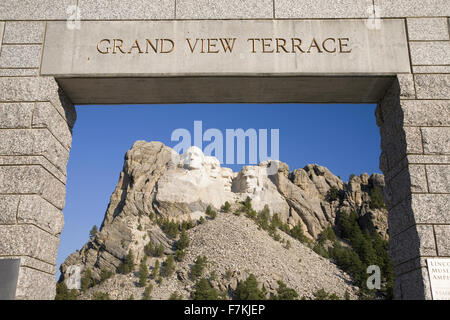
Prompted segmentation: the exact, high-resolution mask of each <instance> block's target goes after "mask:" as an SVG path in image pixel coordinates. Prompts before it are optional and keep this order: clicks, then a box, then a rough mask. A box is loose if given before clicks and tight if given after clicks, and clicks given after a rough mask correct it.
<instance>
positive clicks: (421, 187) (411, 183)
mask: <svg viewBox="0 0 450 320" xmlns="http://www.w3.org/2000/svg"><path fill="white" fill-rule="evenodd" d="M427 190H428V188H427V180H426V173H425V166H423V165H411V166H409V167H407V168H404V169H403V170H402V171H401V172H400V173H399V174H397V175H396V176H395V177H393V178H392V179H390V180H387V182H386V189H385V193H386V195H387V197H388V199H389V201H388V207H389V208H390V207H392V206H395V205H396V204H398V203H399V202H400V201H402V200H404V199H405V198H406V197H408V195H409V194H410V193H411V192H427Z"/></svg>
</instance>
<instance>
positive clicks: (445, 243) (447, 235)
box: [434, 224, 450, 257]
mask: <svg viewBox="0 0 450 320" xmlns="http://www.w3.org/2000/svg"><path fill="white" fill-rule="evenodd" d="M434 232H435V234H436V244H437V250H438V254H439V256H443V257H448V256H450V224H449V225H436V226H434Z"/></svg>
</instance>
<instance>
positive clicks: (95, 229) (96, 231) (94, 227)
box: [89, 225, 98, 239]
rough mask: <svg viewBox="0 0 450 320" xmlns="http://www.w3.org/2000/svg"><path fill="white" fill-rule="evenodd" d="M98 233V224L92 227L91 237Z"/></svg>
mask: <svg viewBox="0 0 450 320" xmlns="http://www.w3.org/2000/svg"><path fill="white" fill-rule="evenodd" d="M97 233H98V228H97V226H96V225H94V226H93V227H92V229H91V231H89V238H91V239H92V238H94V237H95V236H96V235H97Z"/></svg>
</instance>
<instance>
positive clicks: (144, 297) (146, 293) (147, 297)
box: [142, 283, 153, 300]
mask: <svg viewBox="0 0 450 320" xmlns="http://www.w3.org/2000/svg"><path fill="white" fill-rule="evenodd" d="M152 290H153V285H152V284H151V283H149V284H148V286H147V287H146V288H145V290H144V294H143V295H142V300H150V299H151V296H150V295H151V293H152Z"/></svg>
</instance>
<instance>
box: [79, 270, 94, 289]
mask: <svg viewBox="0 0 450 320" xmlns="http://www.w3.org/2000/svg"><path fill="white" fill-rule="evenodd" d="M94 285H95V279H94V277H93V275H92V272H91V269H86V271H85V272H84V275H83V277H82V278H81V291H82V292H84V291H86V290H87V289H89V288H91V287H93V286H94Z"/></svg>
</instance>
